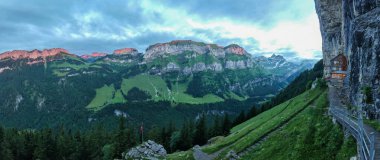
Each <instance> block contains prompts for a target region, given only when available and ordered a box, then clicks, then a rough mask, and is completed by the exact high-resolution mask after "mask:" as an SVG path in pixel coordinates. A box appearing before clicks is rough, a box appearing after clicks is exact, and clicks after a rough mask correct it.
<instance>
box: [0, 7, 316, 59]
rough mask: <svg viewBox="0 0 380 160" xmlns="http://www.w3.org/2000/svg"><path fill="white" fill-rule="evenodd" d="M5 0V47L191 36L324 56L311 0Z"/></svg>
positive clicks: (255, 49) (108, 44)
mask: <svg viewBox="0 0 380 160" xmlns="http://www.w3.org/2000/svg"><path fill="white" fill-rule="evenodd" d="M184 1H185V0H181V1H179V0H107V1H105V0H71V1H69V0H54V1H50V0H27V1H25V0H0V21H1V23H0V37H1V38H0V53H2V52H5V51H8V50H14V49H25V50H32V49H45V48H57V47H60V48H66V49H68V50H69V51H70V52H72V53H76V54H85V53H92V52H108V53H111V52H112V51H113V50H115V49H118V48H125V47H134V48H137V49H139V51H141V52H145V49H146V48H147V47H148V46H149V45H151V44H155V43H159V42H167V41H171V40H176V39H191V40H195V41H203V42H207V43H216V44H219V45H222V46H226V45H228V44H232V43H235V44H239V45H241V46H243V47H244V48H245V49H246V50H247V51H248V52H250V53H251V54H254V55H270V54H272V53H280V54H283V55H284V56H286V57H288V58H294V57H301V58H320V57H321V37H320V33H319V22H318V18H317V15H316V13H315V9H314V1H313V0H207V1H206V0H187V1H186V2H184Z"/></svg>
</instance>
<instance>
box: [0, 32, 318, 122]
mask: <svg viewBox="0 0 380 160" xmlns="http://www.w3.org/2000/svg"><path fill="white" fill-rule="evenodd" d="M21 53H22V54H21ZM47 53H48V54H47ZM20 54H21V55H20ZM29 54H30V55H32V54H33V56H29ZM46 54H47V55H46ZM1 55H2V58H1V62H0V66H1V68H4V71H2V73H0V74H1V76H0V79H1V81H0V83H1V85H2V86H4V87H2V88H1V89H0V90H2V91H1V93H4V94H5V93H6V95H4V96H1V97H2V98H0V99H1V104H0V108H2V110H1V111H0V112H2V114H6V116H3V117H2V122H3V124H4V125H5V126H9V127H11V126H18V127H22V128H30V127H31V128H34V127H37V128H39V127H43V126H46V124H49V126H50V127H57V126H59V125H62V124H63V125H65V124H70V123H72V122H75V123H76V124H77V125H78V127H79V126H80V127H84V128H87V127H86V126H91V125H92V124H93V123H95V122H96V123H108V124H112V123H114V122H117V117H118V116H119V115H122V116H127V115H128V116H127V118H128V119H129V120H130V121H133V122H134V123H139V121H151V120H150V118H151V119H155V118H154V117H155V116H158V115H155V114H149V111H148V112H147V113H144V114H146V115H149V116H145V117H150V118H144V119H142V115H141V114H138V115H136V114H132V113H136V112H139V111H140V110H141V111H142V110H145V109H143V108H137V107H135V106H131V105H137V106H141V105H149V106H146V107H148V108H150V107H154V106H161V105H157V104H160V103H162V104H168V106H167V107H173V110H178V109H179V108H181V107H182V106H192V105H193V106H194V107H200V106H203V107H201V108H203V109H199V110H198V109H197V113H196V112H190V113H192V114H187V113H183V114H185V115H187V116H185V117H187V118H191V117H194V116H196V115H198V114H201V113H202V112H209V111H211V110H216V111H217V112H220V113H223V112H228V113H230V114H231V115H235V116H236V115H237V114H238V113H239V112H240V111H242V110H247V109H249V108H250V107H251V106H252V105H254V104H259V103H263V102H264V101H266V100H268V99H269V98H270V97H272V96H273V95H275V94H277V93H278V92H279V91H280V90H281V89H282V88H284V87H285V86H286V85H287V84H288V83H289V82H290V81H291V80H293V79H294V78H295V77H296V76H297V75H298V74H299V73H301V72H302V71H304V70H306V69H309V68H311V67H312V65H313V64H312V62H308V63H300V64H296V63H292V62H288V61H286V59H284V58H283V57H282V56H280V55H273V56H272V57H252V56H251V55H250V54H249V53H248V52H247V51H245V50H244V49H243V48H241V47H240V46H238V45H229V46H227V47H220V46H218V45H215V44H206V43H203V42H195V41H190V40H178V41H171V42H168V43H158V44H155V45H152V46H150V47H148V49H147V51H146V53H145V54H142V53H139V52H138V51H137V50H136V49H133V48H126V49H120V50H115V51H114V53H113V54H98V53H94V54H90V55H85V56H81V57H79V56H76V55H74V54H71V53H69V52H68V51H67V50H64V49H55V50H44V51H37V50H35V51H33V52H28V51H10V52H6V53H3V54H1ZM19 74H22V75H23V76H16V75H19ZM19 84H22V85H19ZM57 98H59V99H60V100H58V101H57ZM229 103H232V104H239V105H240V106H234V107H235V108H234V107H233V106H226V105H227V104H229ZM223 104H224V105H223ZM116 106H120V107H116ZM121 106H122V107H121ZM205 106H211V107H205ZM212 106H215V107H212ZM217 106H219V107H217ZM165 107H166V106H165ZM111 108H112V109H113V111H111ZM130 108H134V110H133V111H130ZM174 108H177V109H174ZM209 108H211V109H209ZM232 108H234V109H232ZM127 110H128V111H127ZM180 110H182V109H180ZM185 110H188V109H185ZM31 112H32V113H34V114H32V115H30V113H31ZM180 112H181V111H180ZM116 113H118V114H116ZM119 113H122V114H119ZM56 115H60V116H59V117H60V118H59V119H57V116H56ZM21 116H22V117H30V116H31V117H30V118H32V119H34V123H25V122H27V121H28V120H27V119H28V118H23V121H24V120H25V121H24V122H22V121H21V120H20V119H19V118H18V117H21ZM74 117H75V118H74ZM41 118H43V119H41ZM61 118H62V120H63V119H65V120H64V121H61V120H60V119H61ZM171 118H172V117H171V116H168V117H166V119H167V120H166V121H169V120H170V119H171ZM38 119H40V120H38ZM36 120H38V121H36ZM44 121H46V123H45V122H44ZM53 121H54V122H53ZM52 122H53V123H52ZM147 124H148V125H150V124H151V123H149V122H148V123H147ZM177 124H180V121H179V122H178V123H177ZM110 126H114V125H110Z"/></svg>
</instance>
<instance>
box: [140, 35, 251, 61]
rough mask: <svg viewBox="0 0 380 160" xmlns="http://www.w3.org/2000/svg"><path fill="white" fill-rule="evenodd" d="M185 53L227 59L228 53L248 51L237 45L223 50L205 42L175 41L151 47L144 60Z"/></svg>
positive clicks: (242, 53) (241, 53) (244, 52)
mask: <svg viewBox="0 0 380 160" xmlns="http://www.w3.org/2000/svg"><path fill="white" fill-rule="evenodd" d="M184 51H192V52H194V53H197V54H205V53H209V54H210V55H213V56H215V57H218V58H221V57H225V55H226V54H227V53H232V54H236V55H246V54H247V51H245V50H244V49H243V48H242V47H240V46H238V45H236V44H233V45H229V46H227V47H224V48H223V47H221V46H218V45H216V44H207V43H203V42H195V41H192V40H175V41H171V42H167V43H157V44H154V45H151V46H149V47H148V48H147V49H146V53H145V54H144V58H145V59H146V60H152V59H155V58H157V57H160V56H164V55H177V54H180V53H182V52H184Z"/></svg>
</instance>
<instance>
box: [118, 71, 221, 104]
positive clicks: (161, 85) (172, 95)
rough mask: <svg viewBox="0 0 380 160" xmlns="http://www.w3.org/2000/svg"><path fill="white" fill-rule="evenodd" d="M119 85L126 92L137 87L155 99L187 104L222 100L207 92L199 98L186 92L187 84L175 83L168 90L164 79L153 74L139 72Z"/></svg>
mask: <svg viewBox="0 0 380 160" xmlns="http://www.w3.org/2000/svg"><path fill="white" fill-rule="evenodd" d="M121 86H122V87H121V88H122V90H123V92H124V93H128V91H129V90H130V89H132V88H133V87H137V88H139V89H141V90H143V91H146V92H147V93H148V94H149V95H151V96H152V98H153V100H155V101H160V100H167V101H172V102H176V103H188V104H203V103H216V102H222V101H224V100H223V99H222V98H220V97H218V96H216V95H213V94H207V95H205V96H203V97H199V98H198V97H193V96H191V95H189V94H186V93H185V91H186V87H187V84H175V85H174V86H173V88H172V90H170V89H169V88H168V87H167V85H166V83H165V81H164V80H163V79H162V78H161V77H160V76H155V75H144V74H141V75H137V76H135V77H132V78H129V79H123V82H122V85H121Z"/></svg>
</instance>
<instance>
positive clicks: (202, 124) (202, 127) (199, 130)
mask: <svg viewBox="0 0 380 160" xmlns="http://www.w3.org/2000/svg"><path fill="white" fill-rule="evenodd" d="M195 128H196V131H195V135H194V144H198V145H203V144H206V143H207V139H208V137H207V126H206V116H205V115H204V114H202V115H201V116H200V118H199V120H198V122H197V124H196V127H195Z"/></svg>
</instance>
